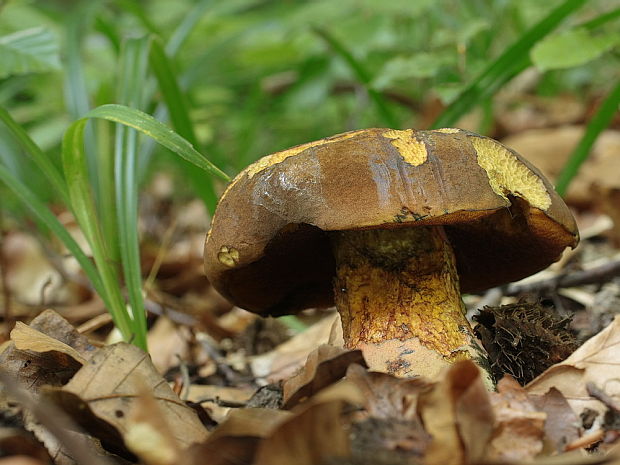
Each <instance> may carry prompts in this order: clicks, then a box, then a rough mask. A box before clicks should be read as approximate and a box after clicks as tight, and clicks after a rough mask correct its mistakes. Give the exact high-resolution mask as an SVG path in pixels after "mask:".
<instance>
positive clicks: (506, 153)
mask: <svg viewBox="0 0 620 465" xmlns="http://www.w3.org/2000/svg"><path fill="white" fill-rule="evenodd" d="M469 140H470V141H471V143H472V145H473V146H474V149H476V154H477V156H478V164H479V165H480V166H481V167H482V169H484V170H485V171H486V173H487V176H488V177H489V184H490V185H491V188H492V189H493V191H494V192H495V193H496V194H497V195H500V196H502V197H504V198H507V195H508V194H511V195H515V196H518V197H522V198H523V199H525V200H527V202H528V203H529V204H530V205H532V206H533V207H536V208H539V209H541V210H543V211H545V210H547V209H548V208H549V206H550V205H551V196H550V195H549V193H548V192H547V188H546V187H545V184H544V183H543V181H542V179H541V178H540V177H538V176H537V175H536V174H535V173H534V172H533V171H532V170H530V169H529V168H528V167H527V166H526V165H525V164H524V163H523V162H522V161H521V160H519V159H518V158H517V157H516V155H515V154H513V153H512V152H511V151H510V150H508V149H507V148H506V147H504V146H503V145H501V144H500V143H499V142H496V141H494V140H493V139H487V138H482V137H470V138H469Z"/></svg>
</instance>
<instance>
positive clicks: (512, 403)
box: [486, 376, 547, 462]
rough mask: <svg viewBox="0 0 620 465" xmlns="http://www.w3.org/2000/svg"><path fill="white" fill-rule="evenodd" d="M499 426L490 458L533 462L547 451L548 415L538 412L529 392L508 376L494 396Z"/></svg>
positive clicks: (499, 384)
mask: <svg viewBox="0 0 620 465" xmlns="http://www.w3.org/2000/svg"><path fill="white" fill-rule="evenodd" d="M491 402H492V405H493V411H494V412H495V417H496V425H495V431H494V434H493V438H492V440H491V443H490V444H489V447H488V449H487V456H486V458H487V459H489V460H491V461H493V460H500V461H508V462H515V461H520V460H531V459H533V458H534V457H536V456H537V455H538V454H539V453H540V452H541V451H542V450H543V438H544V434H545V432H544V425H545V419H546V417H547V415H546V414H545V413H544V412H540V411H538V410H537V409H536V407H535V406H534V404H533V403H532V401H531V400H530V398H529V397H528V394H527V392H526V391H525V389H523V388H522V387H521V386H520V385H519V383H517V382H516V381H515V380H514V379H513V378H511V377H509V376H505V377H504V378H502V379H501V380H500V382H499V383H497V392H496V393H495V392H494V393H491Z"/></svg>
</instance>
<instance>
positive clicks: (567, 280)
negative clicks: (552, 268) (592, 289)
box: [504, 258, 620, 295]
mask: <svg viewBox="0 0 620 465" xmlns="http://www.w3.org/2000/svg"><path fill="white" fill-rule="evenodd" d="M616 276H620V259H618V258H617V259H615V260H610V261H608V262H606V263H603V264H602V265H598V266H594V267H592V268H589V269H585V270H579V271H573V272H566V273H562V274H560V275H558V276H555V277H553V278H548V279H541V280H540V281H533V282H529V283H512V284H509V285H508V286H506V288H505V290H504V295H518V294H524V293H530V292H543V291H553V290H555V289H558V288H560V287H573V286H581V285H584V284H595V283H601V282H605V281H607V280H609V279H611V278H614V277H616Z"/></svg>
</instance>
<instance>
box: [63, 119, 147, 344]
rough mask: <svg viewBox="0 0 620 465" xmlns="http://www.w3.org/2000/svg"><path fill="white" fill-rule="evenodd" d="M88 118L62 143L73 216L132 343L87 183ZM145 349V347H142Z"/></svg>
mask: <svg viewBox="0 0 620 465" xmlns="http://www.w3.org/2000/svg"><path fill="white" fill-rule="evenodd" d="M87 121H88V119H87V118H82V119H80V120H78V121H76V122H75V123H73V124H72V125H71V126H69V129H67V131H66V132H65V135H64V137H63V143H62V161H63V168H64V172H65V178H66V180H67V186H68V188H69V197H70V199H71V206H72V209H73V214H74V215H75V218H76V220H77V222H78V224H79V225H80V228H81V230H82V232H83V234H84V237H85V238H86V240H87V241H88V243H89V245H90V247H91V250H92V252H93V258H94V260H95V264H96V265H97V269H98V270H99V275H100V276H101V282H102V291H103V293H102V294H101V296H102V298H104V300H105V301H106V303H107V305H108V311H109V312H110V315H112V319H113V320H114V324H115V325H116V327H117V328H118V329H119V330H120V332H121V334H122V335H123V337H124V338H125V340H127V341H129V340H132V339H133V337H134V334H133V332H132V321H131V319H130V317H129V314H128V313H127V311H126V306H125V301H124V299H123V296H122V294H121V290H120V284H119V276H118V273H117V272H116V269H115V267H114V266H113V264H112V263H110V262H109V261H108V257H109V252H108V251H107V250H106V243H105V241H104V238H103V234H102V231H101V226H100V224H99V220H98V217H97V213H96V208H95V203H94V200H93V195H92V191H91V185H90V182H89V180H88V173H87V168H86V154H85V152H84V129H85V126H86V123H87ZM143 349H146V347H143Z"/></svg>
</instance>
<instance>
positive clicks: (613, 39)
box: [531, 28, 620, 71]
mask: <svg viewBox="0 0 620 465" xmlns="http://www.w3.org/2000/svg"><path fill="white" fill-rule="evenodd" d="M618 42H620V34H606V35H594V34H592V33H591V32H589V31H588V30H587V29H585V28H578V29H571V30H569V31H564V32H561V33H559V34H555V35H552V36H549V37H546V38H545V39H543V40H541V41H540V42H539V43H538V44H536V46H535V47H534V48H533V49H532V54H531V56H532V61H533V62H534V64H535V65H536V67H537V68H539V69H540V70H541V71H547V70H549V69H562V68H571V67H573V66H580V65H583V64H585V63H587V62H589V61H592V60H594V59H595V58H598V57H599V56H601V55H602V54H603V53H605V52H606V51H608V50H609V49H611V48H612V47H614V46H615V45H616V44H618Z"/></svg>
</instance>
